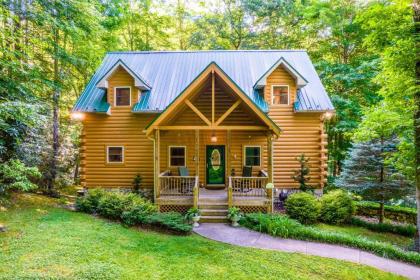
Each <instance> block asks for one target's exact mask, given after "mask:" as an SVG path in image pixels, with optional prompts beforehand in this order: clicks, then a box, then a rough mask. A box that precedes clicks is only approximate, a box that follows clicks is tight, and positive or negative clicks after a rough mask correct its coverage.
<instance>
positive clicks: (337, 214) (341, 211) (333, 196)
mask: <svg viewBox="0 0 420 280" xmlns="http://www.w3.org/2000/svg"><path fill="white" fill-rule="evenodd" d="M354 211H355V206H354V202H353V200H352V198H351V197H350V196H349V195H348V194H347V193H345V192H344V191H342V190H334V191H331V192H329V193H327V194H325V195H323V196H322V197H321V214H320V219H321V220H322V221H323V222H325V223H327V224H343V223H347V222H349V221H350V220H351V217H352V215H353V213H354Z"/></svg>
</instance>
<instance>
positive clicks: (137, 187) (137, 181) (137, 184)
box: [132, 174, 143, 194]
mask: <svg viewBox="0 0 420 280" xmlns="http://www.w3.org/2000/svg"><path fill="white" fill-rule="evenodd" d="M142 181H143V178H142V177H141V175H140V174H136V176H134V179H133V182H132V185H133V192H134V193H138V194H139V193H140V186H141V182H142Z"/></svg>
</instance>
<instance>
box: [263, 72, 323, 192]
mask: <svg viewBox="0 0 420 280" xmlns="http://www.w3.org/2000/svg"><path fill="white" fill-rule="evenodd" d="M272 85H289V90H290V101H289V105H274V106H273V105H272V104H271V88H272ZM264 98H265V100H266V101H267V102H268V104H269V113H268V115H269V116H270V118H271V119H272V120H273V121H275V122H276V123H277V124H278V125H279V126H280V128H281V129H282V133H281V134H280V137H279V138H278V139H276V140H274V141H273V172H274V178H273V179H274V185H275V186H276V187H277V188H278V187H281V188H290V187H297V186H298V183H296V182H294V180H293V179H292V176H293V174H294V172H293V170H296V169H298V168H299V163H298V161H297V160H296V157H298V156H299V155H300V154H302V153H304V154H305V156H307V157H309V158H310V161H309V164H310V168H311V173H310V177H311V180H310V182H309V184H312V185H320V183H321V153H323V154H325V150H324V151H322V152H321V143H322V142H323V141H325V140H323V137H321V135H322V133H321V126H320V125H321V120H320V119H321V113H295V112H294V110H293V103H294V102H295V100H296V83H295V80H294V78H293V77H292V76H291V75H290V74H289V73H288V72H287V71H286V70H285V69H284V68H283V67H282V66H279V67H278V68H277V69H276V70H274V71H273V72H272V73H271V75H270V76H269V77H268V78H267V85H266V86H265V89H264ZM322 164H324V166H325V161H323V162H322ZM323 168H325V167H323Z"/></svg>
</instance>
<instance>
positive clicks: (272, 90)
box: [270, 84, 290, 106]
mask: <svg viewBox="0 0 420 280" xmlns="http://www.w3.org/2000/svg"><path fill="white" fill-rule="evenodd" d="M275 87H287V104H274V88H275ZM270 98H271V105H272V106H289V105H290V86H289V85H284V84H283V85H282V84H276V85H271V93H270Z"/></svg>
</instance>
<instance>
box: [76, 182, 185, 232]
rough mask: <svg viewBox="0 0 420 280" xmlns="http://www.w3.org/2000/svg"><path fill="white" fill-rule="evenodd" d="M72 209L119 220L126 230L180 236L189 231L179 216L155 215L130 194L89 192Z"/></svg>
mask: <svg viewBox="0 0 420 280" xmlns="http://www.w3.org/2000/svg"><path fill="white" fill-rule="evenodd" d="M76 209H77V210H79V211H82V212H87V213H98V214H100V215H101V216H103V217H107V218H111V219H119V220H121V221H122V222H123V223H124V224H126V225H129V226H132V225H150V226H152V227H157V228H162V229H165V230H169V231H172V232H178V233H182V234H185V233H189V232H191V230H192V227H191V226H190V225H188V224H187V223H186V222H185V220H184V217H183V216H182V215H181V214H179V213H174V212H171V213H157V209H156V207H155V206H154V205H153V204H152V203H151V202H150V201H148V200H146V199H144V198H142V197H140V196H139V195H136V194H134V193H128V194H124V193H117V192H108V191H104V190H100V189H97V190H91V191H89V192H88V194H87V195H86V196H85V197H82V198H78V199H77V201H76Z"/></svg>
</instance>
